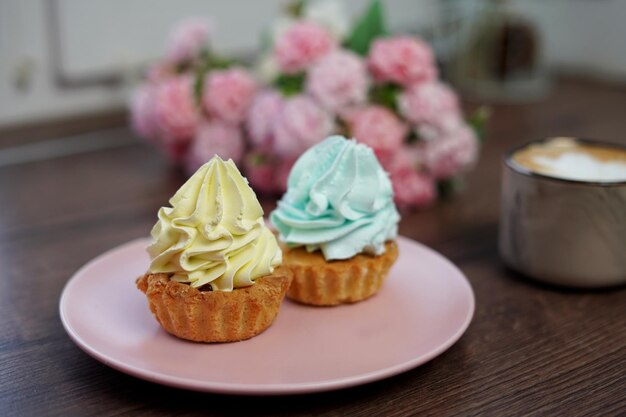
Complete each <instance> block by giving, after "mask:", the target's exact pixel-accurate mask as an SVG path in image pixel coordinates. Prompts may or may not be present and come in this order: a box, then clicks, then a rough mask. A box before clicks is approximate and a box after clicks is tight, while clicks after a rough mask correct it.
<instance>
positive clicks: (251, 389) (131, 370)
mask: <svg viewBox="0 0 626 417" xmlns="http://www.w3.org/2000/svg"><path fill="white" fill-rule="evenodd" d="M397 240H405V241H408V243H410V244H413V245H417V246H419V247H421V249H423V250H426V251H427V252H429V254H430V255H431V256H435V257H436V258H438V259H439V261H442V262H444V263H446V264H447V265H448V266H449V267H451V268H452V269H454V270H455V272H456V273H457V274H458V275H459V278H461V279H460V281H461V282H462V285H463V286H464V287H465V290H466V291H467V293H468V295H469V297H468V301H469V310H468V313H467V314H466V316H465V319H464V321H463V323H462V324H461V325H460V326H459V327H458V329H457V330H456V332H455V333H454V334H451V335H450V337H449V338H448V339H447V340H446V341H445V342H444V343H441V344H440V345H439V346H437V347H436V348H435V349H432V350H431V351H429V352H428V353H426V354H423V355H420V356H418V357H416V358H414V359H411V360H408V361H404V362H402V363H399V364H396V365H394V366H390V367H385V368H383V369H380V370H375V371H369V372H366V373H362V374H358V375H353V376H349V377H343V378H336V379H332V380H328V381H321V382H299V383H289V384H273V383H269V384H235V383H223V382H215V381H200V380H197V379H193V378H184V377H179V376H176V375H168V374H163V373H161V372H154V371H150V370H147V369H141V368H138V367H135V366H133V365H128V364H127V363H125V362H123V361H120V360H117V359H114V358H111V357H109V356H107V355H106V354H105V353H103V352H101V351H99V350H98V349H97V348H95V347H93V346H92V345H90V344H89V343H88V342H86V341H85V340H84V339H83V338H82V337H81V336H80V335H79V334H78V333H79V332H77V331H76V330H75V329H74V328H73V327H72V325H71V323H70V319H69V318H68V314H67V312H66V311H65V310H66V309H67V297H68V295H67V294H68V293H70V291H71V288H72V287H73V286H74V285H77V284H76V283H77V282H78V280H79V279H80V278H78V277H80V276H81V275H84V271H85V270H88V269H90V268H92V267H93V266H94V265H96V264H98V263H100V262H102V261H103V259H105V258H108V257H109V256H111V255H113V254H115V253H117V252H122V251H124V250H125V249H126V248H127V247H130V246H134V245H137V244H138V243H140V242H148V241H149V238H146V237H140V238H136V239H133V240H130V241H127V242H125V243H122V244H120V245H117V246H115V247H113V248H111V249H108V250H106V251H104V252H102V253H100V254H99V255H97V256H96V257H94V258H92V259H91V260H89V261H88V262H87V263H85V264H84V265H83V266H82V267H80V268H79V269H78V270H77V271H76V272H74V274H73V275H72V276H71V277H70V279H69V280H68V281H67V282H66V283H65V285H64V287H63V290H62V292H61V297H60V300H59V316H60V318H61V323H62V325H63V328H64V329H65V331H66V333H67V334H68V336H69V337H70V339H71V340H72V341H73V342H74V343H75V344H76V345H77V346H78V347H79V348H80V349H81V350H83V351H84V352H85V353H87V354H88V355H89V356H91V357H92V358H94V359H96V360H98V361H100V362H102V363H103V364H105V365H107V366H109V367H111V368H113V369H116V370H118V371H120V372H123V373H125V374H127V375H131V376H133V377H136V378H140V379H144V380H146V381H149V382H152V383H158V384H161V385H166V386H170V387H174V388H180V389H186V390H192V391H198V392H208V393H215V394H230V395H295V394H307V393H316V392H325V391H332V390H338V389H344V388H350V387H354V386H358V385H363V384H368V383H371V382H375V381H379V380H383V379H386V378H390V377H393V376H396V375H399V374H401V373H404V372H407V371H409V370H411V369H414V368H417V367H418V366H420V365H422V364H424V363H427V362H429V361H431V360H432V359H434V358H435V357H437V356H439V355H441V354H442V353H443V352H445V351H446V350H448V349H449V348H450V347H451V346H452V345H454V344H455V343H456V342H457V341H458V340H459V339H460V338H461V336H463V334H465V332H466V331H467V329H468V327H469V325H470V324H471V322H472V319H473V318H474V314H475V310H476V297H475V294H474V291H473V288H472V285H471V284H470V282H469V280H468V279H467V277H466V276H465V274H464V273H463V272H462V271H461V270H460V269H459V268H458V267H457V266H456V265H455V264H454V263H453V262H452V261H450V260H449V259H448V258H446V257H445V256H443V255H442V254H440V253H439V252H437V251H435V250H434V249H431V248H430V247H428V246H426V245H424V244H422V243H420V242H417V241H415V240H413V239H411V238H408V237H405V236H400V235H398V237H397Z"/></svg>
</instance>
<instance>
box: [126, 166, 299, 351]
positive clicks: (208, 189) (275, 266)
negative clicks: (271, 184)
mask: <svg viewBox="0 0 626 417" xmlns="http://www.w3.org/2000/svg"><path fill="white" fill-rule="evenodd" d="M170 204H171V207H162V208H161V209H160V210H159V214H158V217H159V220H158V222H157V223H156V225H155V226H154V228H153V229H152V233H151V234H152V244H151V245H150V246H149V247H148V253H149V254H150V258H151V263H150V268H149V270H148V272H147V273H146V274H145V275H144V276H142V277H141V278H139V279H138V280H137V287H138V288H139V289H140V290H141V291H143V292H144V293H145V294H146V296H147V298H148V304H149V306H150V310H151V311H152V313H153V314H154V316H155V317H156V319H157V321H158V322H159V323H160V324H161V326H162V327H163V328H164V329H165V330H166V331H167V332H169V333H171V334H173V335H175V336H178V337H180V338H183V339H188V340H193V341H197V342H231V341H238V340H244V339H248V338H250V337H252V336H255V335H257V334H259V333H261V332H262V331H263V330H265V329H266V328H268V327H269V326H270V325H271V324H272V322H273V320H274V318H275V317H276V315H277V314H278V310H279V307H280V304H281V301H282V300H283V298H284V296H285V293H286V291H287V288H288V287H289V283H290V281H291V275H290V271H289V270H287V269H286V268H284V267H281V266H280V265H281V263H282V253H281V250H280V247H279V246H278V243H277V242H276V238H275V237H274V235H273V233H272V232H271V231H270V230H269V229H268V228H267V227H266V225H265V223H264V221H263V209H262V208H261V205H260V204H259V201H258V200H257V198H256V195H255V194H254V191H252V189H251V188H250V186H249V185H248V181H247V180H246V179H245V178H244V177H242V175H241V173H240V172H239V170H238V169H237V167H236V166H235V164H234V162H233V161H232V160H229V161H227V162H224V161H223V160H222V159H221V158H220V157H218V156H215V157H214V158H213V159H211V160H210V161H209V162H208V163H206V164H205V165H203V166H202V167H200V169H198V171H197V172H196V173H195V174H194V175H193V176H192V177H191V178H189V180H188V181H187V182H186V183H185V184H184V185H183V186H182V187H181V188H180V189H179V190H178V191H177V192H176V194H175V195H174V196H173V197H172V198H171V199H170Z"/></svg>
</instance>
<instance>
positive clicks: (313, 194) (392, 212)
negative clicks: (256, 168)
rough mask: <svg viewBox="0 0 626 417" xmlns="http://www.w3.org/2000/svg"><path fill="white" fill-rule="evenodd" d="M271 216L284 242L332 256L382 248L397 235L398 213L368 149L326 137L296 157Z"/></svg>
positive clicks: (384, 175) (387, 182)
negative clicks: (284, 188)
mask: <svg viewBox="0 0 626 417" xmlns="http://www.w3.org/2000/svg"><path fill="white" fill-rule="evenodd" d="M270 218H271V221H272V223H273V224H274V226H275V227H276V229H278V231H279V232H280V239H281V240H282V241H283V242H285V243H287V244H288V245H289V246H305V247H306V249H307V250H308V251H310V252H313V251H315V250H318V249H320V250H321V251H322V253H323V255H324V257H325V259H326V260H333V259H348V258H351V257H352V256H354V255H356V254H358V253H370V254H374V255H380V254H381V253H383V252H384V251H385V242H386V241H388V240H391V239H394V238H395V237H396V235H397V230H398V221H399V220H400V215H399V214H398V211H397V210H396V207H395V205H394V203H393V188H392V186H391V181H390V180H389V176H388V175H387V173H386V172H385V171H384V170H383V168H382V167H381V165H380V163H379V162H378V159H376V156H375V155H374V152H373V151H372V149H371V148H369V147H368V146H366V145H364V144H360V143H357V142H356V141H355V140H347V139H346V138H344V137H342V136H331V137H329V138H327V139H326V140H324V141H323V142H321V143H319V144H318V145H316V146H314V147H312V148H311V149H309V150H308V151H306V152H305V153H304V154H302V156H301V157H300V158H299V159H298V161H297V162H296V164H295V165H294V167H293V169H292V170H291V173H290V174H289V180H288V183H287V192H286V193H285V195H284V196H283V198H282V199H281V200H280V201H279V202H278V207H277V208H276V210H274V211H273V212H272V214H271V217H270Z"/></svg>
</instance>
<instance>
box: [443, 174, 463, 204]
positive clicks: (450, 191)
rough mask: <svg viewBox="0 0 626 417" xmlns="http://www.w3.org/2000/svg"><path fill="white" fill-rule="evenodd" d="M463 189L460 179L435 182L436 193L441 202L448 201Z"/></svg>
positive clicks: (453, 178)
mask: <svg viewBox="0 0 626 417" xmlns="http://www.w3.org/2000/svg"><path fill="white" fill-rule="evenodd" d="M464 188H465V183H464V182H463V179H462V178H461V177H452V178H447V179H445V180H440V181H438V182H437V192H438V195H439V197H440V198H441V199H442V200H446V199H450V198H452V197H453V196H454V195H455V194H458V193H459V192H460V191H462V190H463V189H464Z"/></svg>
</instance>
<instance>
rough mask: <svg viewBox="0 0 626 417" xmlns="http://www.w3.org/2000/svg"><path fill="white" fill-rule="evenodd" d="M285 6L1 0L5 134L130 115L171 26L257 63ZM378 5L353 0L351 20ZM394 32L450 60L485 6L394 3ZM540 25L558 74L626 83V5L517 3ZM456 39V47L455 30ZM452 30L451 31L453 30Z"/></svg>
mask: <svg viewBox="0 0 626 417" xmlns="http://www.w3.org/2000/svg"><path fill="white" fill-rule="evenodd" d="M284 3H285V2H284V1H281V0H259V1H243V0H230V1H219V0H178V1H170V0H124V1H122V0H110V1H106V2H105V1H98V0H0V128H5V127H12V126H19V125H23V124H28V123H33V122H38V121H47V120H51V119H58V118H68V117H73V116H78V115H84V114H89V113H98V112H105V111H112V110H115V109H121V108H124V106H125V105H126V101H127V97H128V94H129V91H130V90H131V89H132V87H133V85H134V84H135V83H136V81H137V80H138V77H139V75H140V73H141V68H142V66H144V65H145V64H146V63H147V62H150V61H151V60H153V59H155V58H156V57H158V56H159V55H160V54H161V53H162V52H163V50H164V47H165V39H166V37H167V34H168V32H169V30H170V27H171V25H172V24H173V23H174V22H176V21H178V20H180V19H181V18H184V17H187V16H192V15H201V16H208V17H211V19H212V21H213V22H214V24H215V29H216V30H215V34H214V39H215V42H214V45H215V46H216V48H217V49H218V50H220V51H223V52H226V53H228V54H235V55H237V56H243V57H251V56H253V55H254V53H255V51H256V50H258V48H259V47H260V45H261V44H262V39H261V34H262V33H263V30H264V29H265V28H267V27H268V26H269V25H270V24H271V22H272V21H273V20H274V19H275V18H276V16H277V15H278V14H279V12H280V9H281V6H282V5H284ZM368 3H369V0H345V1H344V2H343V4H344V6H345V10H346V12H347V14H348V15H349V16H354V15H356V14H358V13H359V12H360V11H362V10H363V9H364V8H365V6H366V5H367V4H368ZM383 3H384V5H385V8H386V10H387V18H388V21H389V23H390V26H391V27H392V29H393V30H394V31H409V32H413V33H420V34H422V35H423V36H425V37H426V38H427V39H429V40H430V41H432V42H433V43H434V46H435V49H436V50H437V53H438V55H439V58H440V60H442V61H445V60H446V59H449V58H450V56H451V55H452V54H453V53H454V49H455V47H456V46H458V43H459V42H462V41H463V38H464V36H466V33H467V26H468V25H470V24H471V22H472V20H473V19H475V16H476V14H477V13H479V12H480V10H481V7H483V6H484V4H485V3H492V2H487V1H480V0H439V1H437V0H386V1H383ZM508 3H509V7H511V8H512V9H513V10H517V11H518V12H519V13H520V14H521V15H523V16H524V17H525V18H528V19H530V20H531V21H532V22H533V23H534V25H536V27H537V29H538V32H539V34H540V36H541V39H542V47H543V50H544V54H543V56H544V60H545V65H546V68H547V69H548V70H549V71H550V72H559V73H568V74H576V75H582V76H585V77H592V78H602V79H608V80H610V81H612V82H619V83H622V82H625V81H626V24H624V22H626V1H624V0H552V1H550V2H547V1H539V0H510V1H509V2H508ZM451 22H452V24H454V25H455V26H454V28H453V30H454V31H455V36H452V41H450V38H451V37H450V33H449V32H450V30H449V29H450V28H449V25H450V24H451ZM446 25H447V26H446Z"/></svg>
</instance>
